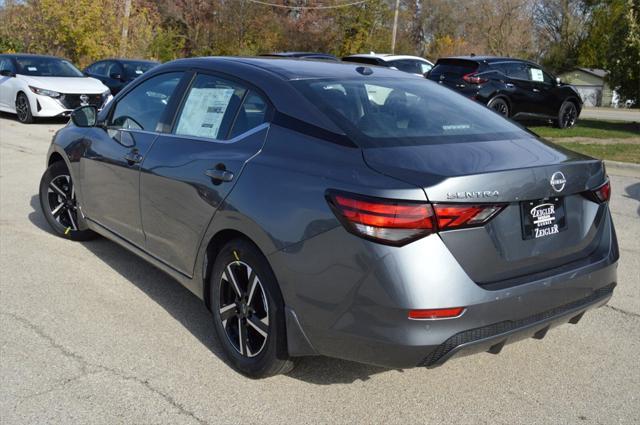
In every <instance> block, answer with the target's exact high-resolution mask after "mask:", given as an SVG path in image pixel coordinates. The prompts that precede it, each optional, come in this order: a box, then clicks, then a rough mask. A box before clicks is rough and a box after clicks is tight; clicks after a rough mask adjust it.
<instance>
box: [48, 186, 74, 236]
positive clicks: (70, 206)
mask: <svg viewBox="0 0 640 425" xmlns="http://www.w3.org/2000/svg"><path fill="white" fill-rule="evenodd" d="M47 200H48V201H49V212H50V213H51V215H52V216H53V218H54V219H55V220H56V221H57V222H58V223H59V224H60V225H61V226H62V227H64V228H65V231H69V230H78V207H77V203H76V190H75V188H74V186H73V181H72V180H71V176H69V175H67V174H61V175H59V176H56V177H54V178H53V179H52V180H51V181H50V182H49V186H48V187H47Z"/></svg>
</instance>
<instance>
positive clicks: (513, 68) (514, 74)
mask: <svg viewBox="0 0 640 425" xmlns="http://www.w3.org/2000/svg"><path fill="white" fill-rule="evenodd" d="M502 67H503V69H504V73H505V74H506V75H507V76H509V77H511V78H515V79H517V80H529V70H528V66H527V64H525V63H522V62H508V63H505V64H502Z"/></svg>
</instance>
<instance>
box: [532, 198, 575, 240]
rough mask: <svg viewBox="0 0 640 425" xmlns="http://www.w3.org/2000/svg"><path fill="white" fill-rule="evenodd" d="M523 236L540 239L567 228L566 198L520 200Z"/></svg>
mask: <svg viewBox="0 0 640 425" xmlns="http://www.w3.org/2000/svg"><path fill="white" fill-rule="evenodd" d="M520 213H521V217H522V238H523V239H525V240H526V239H539V238H543V237H546V236H551V235H554V234H556V233H559V232H562V231H563V230H565V229H566V228H567V219H566V214H565V209H564V198H562V197H553V198H545V199H537V200H533V201H522V202H520Z"/></svg>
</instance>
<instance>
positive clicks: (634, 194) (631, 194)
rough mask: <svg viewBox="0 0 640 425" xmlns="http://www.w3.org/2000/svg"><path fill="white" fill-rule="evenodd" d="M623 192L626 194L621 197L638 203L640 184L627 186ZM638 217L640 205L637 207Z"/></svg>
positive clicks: (639, 200) (639, 199)
mask: <svg viewBox="0 0 640 425" xmlns="http://www.w3.org/2000/svg"><path fill="white" fill-rule="evenodd" d="M624 191H625V192H626V193H625V194H624V195H622V196H624V197H626V198H631V199H635V200H636V201H638V202H640V183H635V184H632V185H630V186H627V187H625V188H624ZM638 215H640V205H638Z"/></svg>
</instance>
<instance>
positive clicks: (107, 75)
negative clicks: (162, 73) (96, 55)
mask: <svg viewBox="0 0 640 425" xmlns="http://www.w3.org/2000/svg"><path fill="white" fill-rule="evenodd" d="M159 64H160V62H156V61H148V60H137V59H106V60H101V61H98V62H94V63H92V64H91V65H89V66H87V67H86V68H85V69H84V74H85V75H87V76H89V77H93V78H96V79H98V80H100V81H102V84H104V85H105V86H107V87H109V90H111V94H112V95H114V96H115V95H116V94H118V92H119V91H120V90H122V89H123V87H124V86H126V85H127V84H129V83H130V82H131V81H133V80H135V79H136V78H138V77H139V76H141V75H142V74H144V73H145V72H147V71H148V70H150V69H151V68H153V67H155V66H157V65H159Z"/></svg>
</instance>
